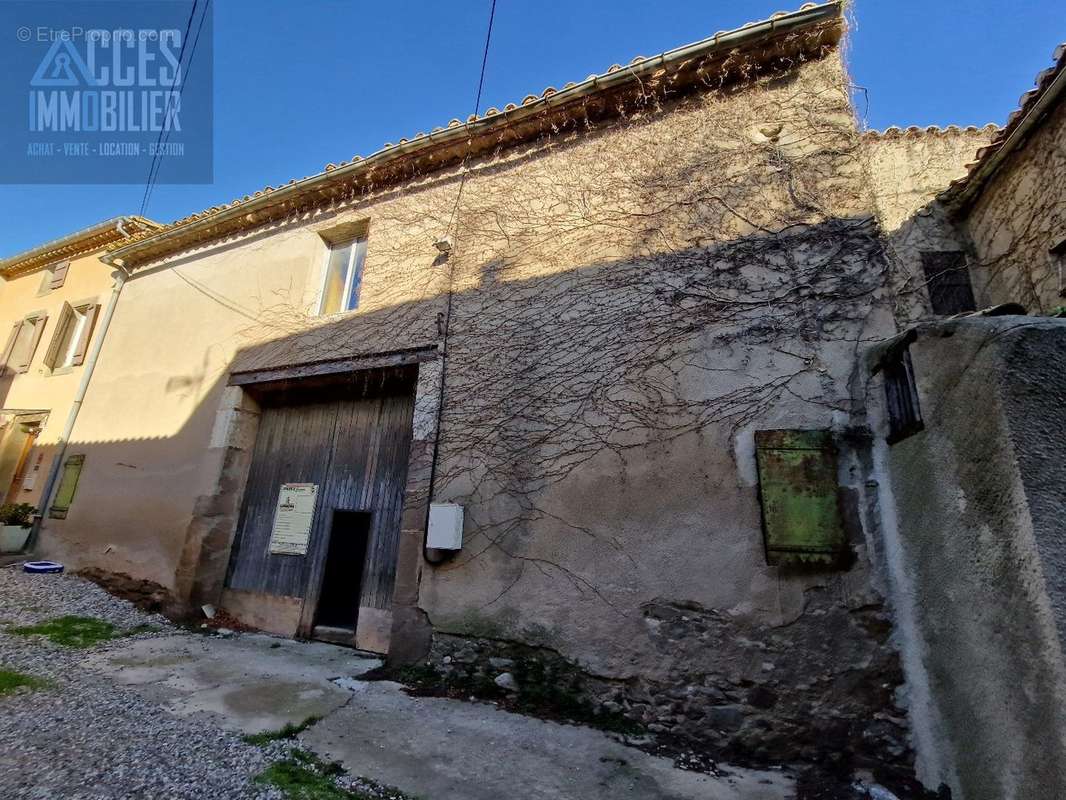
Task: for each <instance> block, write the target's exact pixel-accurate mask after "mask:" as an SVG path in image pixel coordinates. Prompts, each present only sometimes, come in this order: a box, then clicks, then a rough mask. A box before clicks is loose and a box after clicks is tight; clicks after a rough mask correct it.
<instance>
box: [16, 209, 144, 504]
mask: <svg viewBox="0 0 1066 800" xmlns="http://www.w3.org/2000/svg"><path fill="white" fill-rule="evenodd" d="M157 227H158V226H157V225H156V224H155V223H152V222H149V221H148V220H145V219H142V218H139V217H117V218H115V219H110V220H106V221H104V222H101V223H99V224H96V225H92V226H90V227H88V228H85V229H84V230H81V231H78V232H76V233H73V234H70V235H69V236H64V237H63V238H61V239H57V240H55V241H51V242H48V243H46V244H43V245H41V246H39V247H35V248H33V249H32V250H28V251H26V252H24V253H19V254H18V255H15V256H11V257H10V258H5V259H3V260H0V278H2V280H3V283H2V284H0V321H2V322H3V323H4V324H5V328H4V330H5V337H6V338H5V342H6V343H5V344H4V350H3V356H2V359H0V363H2V368H3V374H2V377H0V431H2V433H0V491H2V492H3V502H6V503H29V504H31V505H33V506H35V507H36V506H39V505H40V504H41V502H42V492H43V491H44V490H45V488H46V486H47V484H48V476H49V474H50V471H51V468H52V463H53V459H54V457H55V456H56V453H57V452H59V451H61V450H62V446H63V439H64V436H65V435H69V430H68V429H67V426H68V423H69V422H70V419H71V411H72V409H73V408H74V407H75V406H76V403H77V400H78V398H79V391H80V390H79V387H82V389H81V390H82V391H83V389H84V382H85V381H86V380H87V378H86V371H87V369H89V367H87V365H86V361H87V359H88V358H89V356H90V353H91V348H92V345H93V343H94V342H97V341H99V340H100V339H101V338H102V336H103V330H102V327H103V325H102V324H101V322H102V320H101V313H102V311H104V310H106V308H107V306H108V304H109V302H110V301H111V298H112V294H113V287H114V286H115V279H114V274H115V272H116V270H115V268H114V267H112V266H110V265H108V264H105V263H103V262H102V261H101V260H100V256H101V255H103V253H104V250H105V249H106V248H107V247H108V246H109V245H112V244H114V243H115V242H118V241H121V240H123V239H125V238H126V237H129V236H133V235H134V234H139V233H143V232H146V231H150V230H154V229H155V228H157ZM71 480H73V476H72V477H71ZM65 503H66V499H65V497H64V498H59V502H58V504H57V505H55V506H54V507H53V509H52V511H53V513H54V514H56V515H62V514H63V513H65V511H66V506H65ZM40 511H41V512H42V513H44V511H45V509H40Z"/></svg>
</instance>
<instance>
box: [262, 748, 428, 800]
mask: <svg viewBox="0 0 1066 800" xmlns="http://www.w3.org/2000/svg"><path fill="white" fill-rule="evenodd" d="M343 774H344V768H343V767H341V765H340V764H339V763H338V762H336V761H333V762H330V763H327V762H325V761H322V759H320V758H318V756H316V755H315V754H314V753H310V752H308V751H306V750H293V751H292V753H291V754H290V756H289V758H286V759H284V760H283V761H277V762H275V763H273V764H271V765H270V766H269V767H267V768H266V769H265V770H263V771H262V772H261V773H259V775H257V776H256V779H255V781H256V783H265V784H269V785H270V786H274V787H276V788H277V789H280V790H281V792H282V793H283V794H284V795H285V797H286V800H416V798H413V797H411V796H410V795H406V794H404V793H403V792H401V791H399V790H397V789H393V788H391V787H388V786H383V785H382V784H379V783H377V782H375V781H372V780H369V779H368V778H356V779H355V782H356V784H357V785H358V788H355V789H344V788H342V787H340V786H338V785H337V784H336V782H335V779H336V778H338V777H340V776H341V775H343Z"/></svg>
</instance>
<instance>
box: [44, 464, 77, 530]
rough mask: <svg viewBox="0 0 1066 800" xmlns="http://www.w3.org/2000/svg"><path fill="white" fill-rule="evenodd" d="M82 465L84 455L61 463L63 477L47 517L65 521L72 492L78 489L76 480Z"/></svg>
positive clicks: (72, 495)
mask: <svg viewBox="0 0 1066 800" xmlns="http://www.w3.org/2000/svg"><path fill="white" fill-rule="evenodd" d="M84 463H85V456H84V455H76V456H70V457H69V458H68V459H67V460H66V461H65V462H63V476H62V477H61V478H60V479H59V488H58V489H56V496H55V500H53V501H52V507H51V508H50V509H49V510H48V516H50V517H52V519H66V517H67V511H68V510H69V509H70V504H71V503H72V502H74V492H75V490H76V489H77V488H78V478H80V477H81V467H82V465H83V464H84Z"/></svg>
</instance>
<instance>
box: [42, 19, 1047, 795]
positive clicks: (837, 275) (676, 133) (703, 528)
mask: <svg viewBox="0 0 1066 800" xmlns="http://www.w3.org/2000/svg"><path fill="white" fill-rule="evenodd" d="M842 13H843V12H842V7H841V4H839V3H827V4H823V5H813V4H808V5H806V6H804V7H803V8H802V9H800V10H799V11H797V12H794V13H791V14H778V15H775V16H774V17H772V18H770V19H767V20H764V21H761V22H756V23H751V24H749V25H747V26H745V27H743V28H741V29H738V30H736V31H729V32H720V33H718V34H716V35H715V36H713V37H710V38H708V39H705V40H703V41H700V42H697V43H695V44H693V45H689V46H686V47H682V48H678V49H677V50H674V51H669V52H667V53H663V54H661V55H659V56H655V57H652V58H637V59H634V60H633V61H632V62H631V63H629V64H628V65H626V66H621V65H614V66H612V67H611V68H610V69H608V70H607V71H606V72H604V73H602V74H598V75H592V76H589V78H587V79H586V80H584V81H581V82H579V83H575V84H567V85H566V86H564V87H561V88H559V89H556V88H554V87H549V88H548V89H546V90H544V92H542V93H541V94H540V95H530V96H528V97H526V98H525V99H524V100H523V101H522V102H521V103H520V104H519V103H515V104H509V105H508V106H506V107H505V108H503V109H495V108H493V109H489V110H488V111H486V112H485V114H484V115H482V116H472V117H470V118H469V119H468V120H466V121H465V122H463V121H460V120H453V121H452V122H451V123H449V125H448V126H447V127H442V128H438V129H435V130H433V131H432V132H430V133H428V134H424V133H419V134H417V135H416V136H414V137H412V138H411V139H410V140H400V142H398V143H396V144H389V145H386V147H385V148H384V149H382V150H381V151H379V152H377V153H375V154H373V155H371V156H369V157H367V158H361V157H359V156H356V157H355V158H353V159H352V160H350V161H345V162H341V163H339V164H330V165H328V166H327V167H326V168H325V170H323V171H322V172H321V173H319V174H316V175H313V176H310V177H307V178H304V179H302V180H298V181H292V182H290V183H289V184H286V185H284V186H280V187H266V188H264V189H262V190H260V191H258V192H256V193H255V194H254V195H249V196H246V197H244V198H242V199H239V200H235V201H233V202H232V203H230V204H228V205H224V206H217V207H214V208H211V209H207V210H206V211H204V212H202V213H200V214H195V215H192V216H190V217H188V218H186V219H182V220H178V221H177V222H174V223H172V224H170V225H167V226H163V227H162V228H159V229H153V230H147V229H146V230H144V231H142V232H140V233H138V234H137V235H135V236H134V237H132V238H131V239H130V240H128V241H123V242H119V243H116V244H115V246H113V247H111V248H110V249H109V253H108V254H107V255H106V256H105V260H106V261H107V262H108V263H110V264H111V265H113V266H114V268H116V269H119V270H121V271H122V272H123V273H124V274H128V275H129V278H128V279H127V280H125V283H124V287H123V293H122V297H121V301H120V302H119V303H118V304H117V305H116V307H115V309H114V315H113V317H112V318H111V327H110V331H109V333H108V336H107V337H106V339H105V340H103V342H102V347H101V349H100V351H99V358H98V360H97V362H96V367H95V371H94V373H93V376H92V381H91V383H90V384H89V386H88V391H87V392H86V394H85V397H84V402H83V403H81V404H80V406H81V407H80V413H79V414H78V417H77V421H76V424H75V425H74V428H73V431H72V435H71V436H70V441H69V444H68V445H67V453H68V454H69V455H70V456H71V457H75V456H76V457H78V458H79V459H80V460H79V461H78V464H79V475H78V481H77V485H76V492H75V493H73V494H72V496H71V497H70V499H69V502H68V503H67V508H66V509H65V514H64V516H63V518H61V519H51V518H49V519H46V520H45V521H44V524H43V526H42V531H41V537H40V546H39V551H38V552H39V553H40V554H42V555H45V556H49V557H54V558H57V559H59V560H62V561H63V562H64V563H66V564H69V565H70V566H71V567H72V568H78V569H88V570H91V571H93V572H94V574H96V575H97V576H98V577H99V578H100V579H102V580H104V581H105V582H107V581H109V580H110V581H114V582H116V584H118V583H121V584H123V585H129V584H131V583H140V584H143V585H144V586H147V587H154V588H156V589H158V590H159V591H160V592H164V593H166V594H167V595H168V596H169V597H170V598H171V604H172V606H173V608H175V609H176V610H184V611H186V612H191V611H194V610H195V609H197V608H199V607H200V606H202V605H204V604H212V605H216V606H220V607H222V608H224V609H226V610H227V611H228V612H229V613H231V614H233V615H234V616H236V617H237V618H239V619H240V620H242V621H243V622H245V623H246V624H249V625H251V626H254V627H256V628H260V629H263V630H267V631H271V632H274V633H278V634H281V635H287V636H299V637H304V638H313V639H320V640H325V641H332V642H341V643H344V644H348V645H351V646H356V647H359V648H361V649H364V650H369V651H372V652H377V653H381V654H385V655H387V656H388V659H389V661H390V662H392V663H394V664H411V663H422V664H428V665H430V666H432V667H434V668H435V669H439V670H441V671H444V672H446V673H448V674H449V675H452V676H453V677H457V678H464V679H469V680H476V679H482V678H486V677H488V678H489V679H491V678H492V677H493V675H496V674H497V673H498V672H499V669H498V668H496V667H494V664H499V663H504V662H500V661H499V660H500V659H507V660H510V661H514V660H516V659H534V660H538V662H540V663H543V664H547V665H549V666H550V668H551V669H557V670H570V671H576V672H577V673H579V674H580V675H581V677H582V680H583V682H584V687H585V691H586V693H587V694H588V696H589V697H590V698H591V701H592V702H594V703H595V706H596V708H597V709H599V710H602V711H603V712H604V713H610V714H619V715H621V716H623V717H625V718H627V719H628V720H630V721H632V722H634V723H637V724H640V725H643V726H645V727H646V728H647V729H648V730H651V731H653V732H656V733H659V734H662V735H669V736H675V737H679V738H680V739H682V740H684V741H690V742H698V743H699V744H700V745H701V746H705V747H707V748H709V749H710V750H711V752H713V753H715V754H717V755H721V756H725V757H729V758H732V759H734V760H737V761H742V762H743V761H748V762H753V763H766V762H775V763H783V762H794V763H804V764H808V765H821V766H823V767H826V766H827V765H830V766H832V768H833V769H836V768H838V767H839V768H840V769H841V770H844V771H846V770H847V769H869V770H874V771H876V772H877V774H878V775H881V776H887V777H886V778H885V779H886V780H889V779H892V780H896V781H897V785H901V786H911V787H912V788H914V787H915V786H916V785H915V784H913V783H910V782H909V781H910V779H911V776H912V775H913V774H914V772H915V770H917V773H918V775H919V777H920V779H921V780H922V782H923V783H924V784H925V785H926V786H927V787H928V788H930V789H932V790H935V789H936V788H937V787H938V785H939V784H941V783H944V784H946V785H948V786H950V787H951V788H952V789H953V790H955V791H961V790H962V788H963V787H965V792H966V793H965V794H963V795H962V796H964V797H966V798H971V797H989V798H991V797H993V796H1008V795H1005V794H1003V795H995V794H990V793H985V794H982V793H981V790H979V789H976V788H974V787H975V786H978V785H979V783H980V780H979V777H980V776H979V775H978V773H977V772H974V769H976V768H975V767H968V766H966V765H963V766H959V765H960V764H961V763H962V762H961V761H960V760H959V759H957V758H956V757H955V755H952V753H953V752H955V750H957V749H958V748H960V747H962V746H963V745H962V744H961V740H960V736H961V735H962V734H961V733H960V730H959V729H958V727H957V726H956V727H952V725H945V724H944V722H943V720H944V719H945V717H944V715H942V714H940V712H939V711H936V710H935V709H934V710H933V711H930V709H931V708H932V699H931V698H932V693H934V692H939V691H941V689H942V687H941V686H940V685H938V683H937V680H936V678H937V674H936V665H935V664H933V663H932V662H930V660H929V658H928V657H927V655H928V651H929V647H930V646H931V645H930V641H931V640H930V637H929V635H928V629H927V628H923V626H922V623H923V621H924V620H923V618H922V611H921V609H920V608H919V607H917V606H915V604H914V602H912V601H913V600H914V598H915V597H917V596H919V595H920V593H919V592H916V591H915V590H914V589H915V587H914V586H911V585H910V584H908V583H907V579H908V577H909V576H914V575H920V574H921V570H919V569H917V563H918V562H916V561H915V560H914V556H915V553H916V552H924V551H918V550H915V547H914V542H913V541H912V540H911V538H910V537H911V536H912V535H919V531H918V528H920V525H919V523H918V522H916V520H918V519H920V515H919V516H915V515H914V514H913V513H911V514H910V515H908V512H913V511H914V509H915V507H914V506H905V505H902V504H904V503H906V502H907V501H905V500H901V499H900V498H901V497H904V496H905V495H906V492H905V491H904V489H905V488H906V487H904V486H903V484H901V483H900V482H899V481H900V480H901V479H900V478H899V475H900V474H902V471H903V470H907V469H909V470H911V473H909V475H910V476H911V477H913V475H915V474H919V473H917V472H915V470H917V469H918V467H921V468H925V467H926V466H927V464H928V462H927V461H922V460H921V459H920V458H919V457H918V456H917V455H915V453H916V452H917V450H918V448H919V447H920V446H921V443H922V442H928V441H931V440H933V439H934V438H935V437H933V436H932V435H931V434H930V431H933V430H935V429H937V427H936V426H937V425H938V424H939V423H938V418H936V417H935V416H933V415H928V414H927V415H926V417H925V418H924V419H923V418H922V417H920V416H918V415H917V413H916V412H915V409H916V408H917V405H918V404H920V403H921V402H925V403H926V404H928V402H929V401H928V392H929V391H930V390H931V389H930V387H932V389H935V390H936V391H939V390H938V389H936V387H937V386H939V385H940V384H939V383H937V381H938V380H939V379H938V378H937V376H936V375H932V374H931V372H930V370H931V371H932V372H935V371H936V369H937V368H938V366H937V363H936V362H935V361H934V362H928V361H923V360H922V358H921V357H919V356H918V355H917V353H918V349H917V348H916V349H915V353H916V355H915V358H917V359H918V362H919V363H918V368H917V369H913V370H911V372H910V373H908V372H907V371H906V369H905V368H904V367H902V366H900V365H901V364H904V363H905V361H904V356H903V355H902V354H903V353H904V351H905V350H906V347H907V346H909V345H910V344H911V343H913V342H914V341H915V337H914V335H911V334H909V333H908V332H909V331H910V330H911V328H912V326H914V325H915V324H919V325H921V324H934V323H933V321H935V320H942V319H944V318H945V317H952V316H955V315H959V314H963V315H964V314H968V313H972V312H974V311H975V310H976V309H977V308H979V307H981V305H987V304H989V303H1003V302H1008V301H1009V302H1018V298H1016V297H1014V296H1013V295H1011V294H1010V292H1008V291H1007V290H1006V289H1005V290H1004V291H1003V292H1002V293H1000V294H997V290H994V289H993V288H991V287H993V286H994V285H997V284H996V283H995V281H994V280H993V279H992V278H991V277H990V276H989V272H988V270H987V269H985V262H986V256H985V255H981V253H982V252H984V251H982V250H981V246H980V245H979V244H977V243H978V242H979V241H981V234H980V233H979V232H978V233H975V232H973V231H969V229H968V226H972V225H977V223H976V222H975V221H974V220H975V217H973V216H971V217H968V218H965V219H964V218H963V217H960V212H959V210H958V206H957V205H956V204H954V203H953V202H952V201H950V199H949V198H947V197H942V196H941V195H942V192H943V191H944V189H945V188H946V187H947V186H948V185H949V184H950V183H951V181H953V180H956V179H959V178H964V177H965V176H966V175H967V174H970V176H971V178H972V175H973V173H972V172H971V173H968V171H967V167H966V164H967V162H969V161H970V160H972V158H973V157H974V154H975V152H977V151H978V150H979V149H981V148H987V147H989V146H993V145H994V143H995V142H996V141H999V139H998V138H997V137H1000V136H1001V132H1000V131H998V130H996V129H994V128H991V127H990V128H985V129H967V130H958V129H953V128H949V129H945V130H933V131H919V130H917V129H914V130H908V131H898V130H896V131H887V132H884V133H880V134H871V133H862V132H860V131H859V129H858V126H857V124H856V121H855V115H854V113H853V108H852V105H851V101H850V98H849V81H848V78H847V75H846V70H845V67H844V64H843V61H842V55H841V51H840V44H841V39H842V37H843V35H844V32H845V21H844V18H843V16H842ZM1033 141H1036V140H1035V139H1034V140H1033ZM989 185H990V186H991V185H992V184H989ZM979 202H980V201H979ZM1050 205H1052V204H1050V203H1049V206H1050ZM1041 296H1042V295H1041ZM1041 304H1042V305H1041V306H1040V308H1041V309H1043V308H1045V306H1046V303H1045V301H1043V300H1041ZM1033 310H1037V309H1036V308H1034V309H1033ZM960 324H965V325H970V324H985V323H979V322H974V321H968V322H965V323H960ZM1039 325H1040V326H1043V327H1041V330H1042V331H1044V333H1042V334H1041V335H1046V336H1048V337H1051V339H1054V337H1055V336H1057V335H1059V334H1058V333H1056V331H1061V330H1062V326H1061V325H1059V323H1057V322H1054V321H1046V320H1045V321H1042V322H1040V323H1039ZM923 330H924V329H923ZM901 337H902V338H901ZM963 338H964V337H960V341H961V340H962V339H963ZM901 342H902V345H901V344H900V343H901ZM929 352H932V351H929ZM908 357H909V356H908ZM901 370H902V374H903V377H904V378H907V377H908V376H909V377H910V378H911V381H910V383H908V382H907V381H903V382H902V383H899V384H898V385H897V383H893V381H895V380H896V378H897V377H898V376H899V374H900V371H901ZM923 370H924V371H923ZM915 375H918V376H920V380H917V381H915V380H913V379H914V376H915ZM912 384H913V386H912ZM899 387H902V389H900V388H899ZM897 389H899V391H897ZM900 392H903V393H902V394H901V393H900ZM908 392H909V393H908ZM915 397H918V400H917V401H915V400H914V398H915ZM908 403H909V404H910V405H908ZM946 407H947V406H945V408H946ZM908 409H910V411H911V412H912V414H911V416H910V417H906V414H905V413H904V412H906V411H907V410H908ZM1051 422H1053V421H1051V420H1049V424H1050V423H1051ZM923 425H924V426H925V429H923V427H922V426H923ZM901 454H902V455H901ZM908 454H910V456H909V457H912V458H914V459H915V460H914V461H913V462H909V461H908V460H907V459H908ZM894 470H895V471H894ZM915 502H918V501H915ZM1004 524H1006V525H1013V526H1015V527H1017V525H1019V524H1021V523H1018V522H1017V520H1015V521H1013V522H1008V523H1004ZM950 528H951V526H949V525H946V524H945V526H944V527H943V530H944V535H945V536H947V535H954V534H953V533H952V530H951V529H950ZM917 579H918V580H920V581H923V586H929V585H935V583H936V573H927V574H925V576H924V577H919V578H917ZM929 605H930V607H933V605H935V604H933V603H929ZM1049 607H1050V606H1049ZM949 608H951V606H950V605H949ZM953 613H959V609H957V608H956V609H955V611H954V612H953ZM1049 613H1050V612H1049ZM1052 628H1054V626H1053V625H1052ZM1049 646H1052V645H1049ZM1057 646H1058V645H1057V644H1055V645H1053V647H1057ZM1060 655H1061V648H1060ZM494 669H495V672H494V671H493V670H494ZM1054 691H1056V690H1054V689H1053V690H1052V695H1054ZM952 702H955V701H954V700H953V701H952ZM966 702H969V701H967V700H965V699H959V700H958V703H959V704H961V705H960V706H959V707H963V708H964V712H965V703H966ZM978 716H979V715H978ZM956 718H957V719H963V718H965V713H963V714H960V715H958V716H957V717H956ZM1026 741H1028V740H1026ZM945 742H947V743H948V744H945ZM915 748H916V749H917V761H916V760H915ZM953 748H954V750H953ZM990 757H991V756H990ZM1018 769H1019V771H1022V772H1024V771H1025V770H1028V769H1030V766H1028V765H1026V764H1022V765H1021V766H1019V767H1018ZM967 770H969V772H967ZM975 776H976V777H975ZM1026 785H1027V784H1025V783H1024V782H1021V783H1018V784H1017V786H1026ZM915 791H918V789H916V788H915ZM1012 791H1013V790H1012ZM1011 796H1018V797H1022V796H1032V795H1024V794H1022V793H1015V794H1014V795H1011ZM1049 796H1052V795H1049Z"/></svg>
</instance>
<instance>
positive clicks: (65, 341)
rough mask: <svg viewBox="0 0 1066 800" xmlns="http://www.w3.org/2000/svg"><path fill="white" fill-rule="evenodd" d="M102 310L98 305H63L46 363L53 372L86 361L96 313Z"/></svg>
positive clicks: (45, 359) (46, 355)
mask: <svg viewBox="0 0 1066 800" xmlns="http://www.w3.org/2000/svg"><path fill="white" fill-rule="evenodd" d="M99 308H100V306H98V305H97V304H96V303H81V304H78V305H77V306H72V305H70V303H64V304H63V311H62V313H60V315H59V323H58V324H57V325H56V329H55V333H53V334H52V341H51V343H50V344H49V345H48V352H47V353H46V354H45V357H44V363H45V365H46V366H47V367H49V368H50V369H53V370H57V369H65V368H67V367H76V366H78V365H79V364H81V363H83V362H84V361H85V353H86V351H87V350H88V349H89V338H90V337H91V336H92V332H93V323H94V322H95V321H96V312H97V310H98V309H99Z"/></svg>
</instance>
